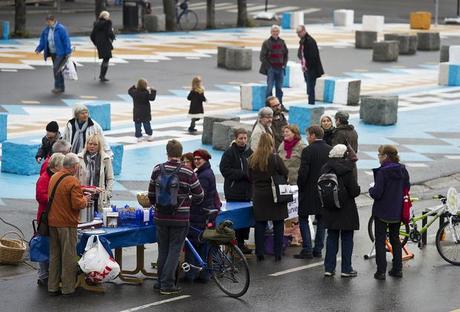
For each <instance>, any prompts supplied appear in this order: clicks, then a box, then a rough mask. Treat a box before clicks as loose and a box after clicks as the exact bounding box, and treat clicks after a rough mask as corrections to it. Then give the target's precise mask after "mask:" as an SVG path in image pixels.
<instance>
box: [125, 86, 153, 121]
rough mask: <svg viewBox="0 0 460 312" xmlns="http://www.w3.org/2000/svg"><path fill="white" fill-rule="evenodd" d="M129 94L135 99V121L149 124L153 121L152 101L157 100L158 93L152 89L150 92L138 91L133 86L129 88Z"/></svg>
mask: <svg viewBox="0 0 460 312" xmlns="http://www.w3.org/2000/svg"><path fill="white" fill-rule="evenodd" d="M128 94H129V95H130V96H131V97H132V98H133V104H134V106H133V121H134V122H147V121H150V120H152V113H151V109H150V101H154V100H155V97H156V95H157V91H156V90H155V89H150V91H148V90H138V89H137V88H136V87H135V86H132V87H131V88H129V90H128Z"/></svg>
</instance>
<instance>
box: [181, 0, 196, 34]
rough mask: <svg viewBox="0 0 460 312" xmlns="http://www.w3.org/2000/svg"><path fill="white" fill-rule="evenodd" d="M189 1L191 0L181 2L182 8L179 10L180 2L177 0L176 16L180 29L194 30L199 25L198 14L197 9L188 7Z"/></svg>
mask: <svg viewBox="0 0 460 312" xmlns="http://www.w3.org/2000/svg"><path fill="white" fill-rule="evenodd" d="M188 2H189V0H184V1H183V2H182V3H181V4H179V8H180V9H181V10H182V11H180V12H179V8H178V5H177V4H178V3H177V1H176V18H177V25H178V26H179V29H180V30H186V31H189V30H194V29H195V28H196V26H197V25H198V15H197V14H196V13H195V11H193V10H190V9H189V8H188Z"/></svg>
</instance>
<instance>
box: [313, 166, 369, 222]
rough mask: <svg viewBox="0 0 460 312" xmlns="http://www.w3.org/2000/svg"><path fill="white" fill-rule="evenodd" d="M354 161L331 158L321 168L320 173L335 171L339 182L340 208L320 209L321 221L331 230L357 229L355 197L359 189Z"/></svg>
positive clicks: (357, 219) (357, 217)
mask: <svg viewBox="0 0 460 312" xmlns="http://www.w3.org/2000/svg"><path fill="white" fill-rule="evenodd" d="M353 169H354V163H353V162H351V161H349V160H348V159H342V158H331V159H329V161H328V162H327V163H326V164H325V165H324V166H323V168H322V169H321V172H322V173H326V172H331V171H333V172H335V174H336V175H337V178H338V180H339V181H338V182H339V189H340V190H339V201H340V205H341V208H340V209H337V208H333V209H327V208H322V209H321V215H322V219H321V220H322V222H323V224H324V226H325V227H326V228H327V229H331V230H359V216H358V209H357V207H356V203H355V197H357V196H359V194H360V192H361V189H360V187H359V185H358V182H357V181H356V178H355V176H354V174H353Z"/></svg>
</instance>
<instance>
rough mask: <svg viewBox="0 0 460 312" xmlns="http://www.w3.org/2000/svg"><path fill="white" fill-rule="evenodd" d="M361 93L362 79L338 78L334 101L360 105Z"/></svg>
mask: <svg viewBox="0 0 460 312" xmlns="http://www.w3.org/2000/svg"><path fill="white" fill-rule="evenodd" d="M360 93H361V80H356V79H338V80H336V81H335V87H334V99H333V100H334V101H333V102H334V103H337V104H346V105H358V104H359V96H360Z"/></svg>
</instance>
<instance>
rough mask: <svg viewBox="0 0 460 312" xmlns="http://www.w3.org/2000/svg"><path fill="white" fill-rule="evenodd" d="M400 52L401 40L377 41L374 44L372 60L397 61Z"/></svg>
mask: <svg viewBox="0 0 460 312" xmlns="http://www.w3.org/2000/svg"><path fill="white" fill-rule="evenodd" d="M398 54H399V41H394V40H389V41H377V42H376V43H375V44H374V48H373V53H372V61H374V62H396V61H397V60H398Z"/></svg>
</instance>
